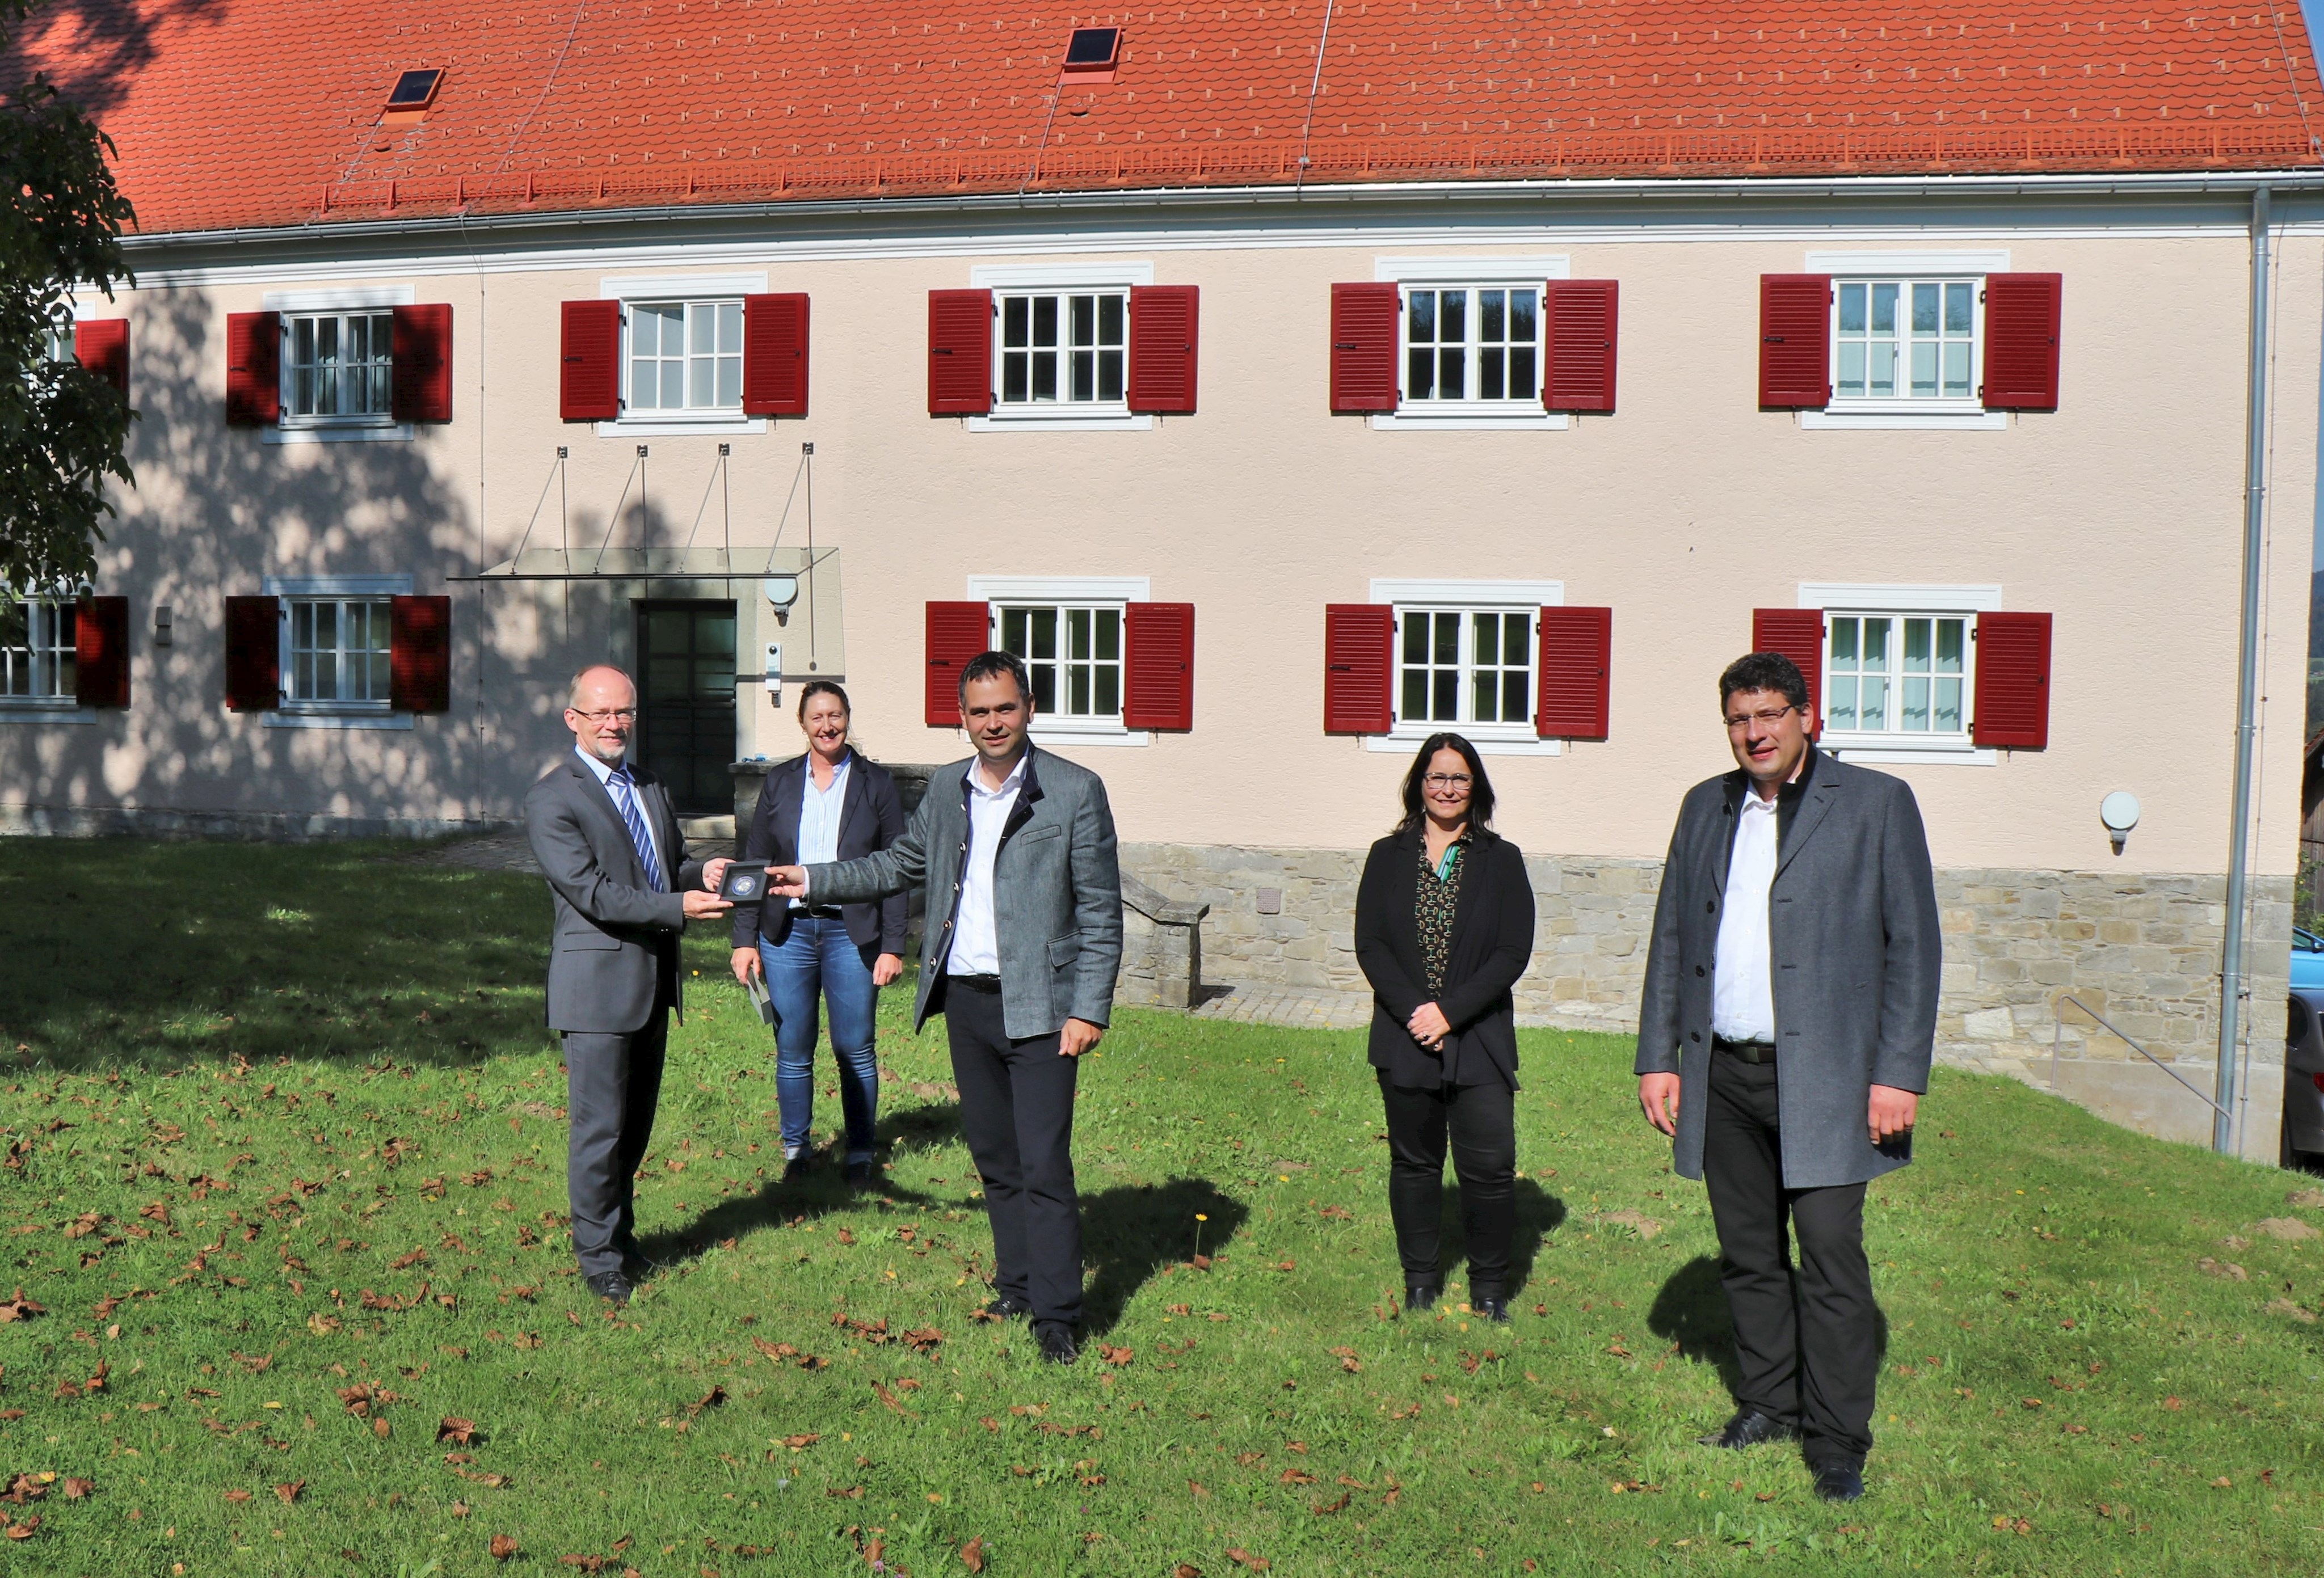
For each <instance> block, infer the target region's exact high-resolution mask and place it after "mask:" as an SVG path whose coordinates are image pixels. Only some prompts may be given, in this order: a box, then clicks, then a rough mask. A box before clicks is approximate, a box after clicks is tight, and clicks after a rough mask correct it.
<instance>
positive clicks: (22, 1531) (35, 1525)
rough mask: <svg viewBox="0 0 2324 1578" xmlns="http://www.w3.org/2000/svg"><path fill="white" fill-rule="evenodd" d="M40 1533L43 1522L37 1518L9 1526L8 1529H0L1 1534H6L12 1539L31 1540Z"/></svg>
mask: <svg viewBox="0 0 2324 1578" xmlns="http://www.w3.org/2000/svg"><path fill="white" fill-rule="evenodd" d="M40 1531H41V1520H40V1519H39V1518H26V1519H24V1521H23V1522H22V1523H11V1524H9V1525H8V1527H7V1528H5V1529H0V1534H5V1535H6V1536H7V1537H9V1538H10V1539H30V1538H32V1537H33V1536H34V1535H36V1534H38V1533H39V1532H40Z"/></svg>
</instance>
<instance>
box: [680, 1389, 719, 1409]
mask: <svg viewBox="0 0 2324 1578" xmlns="http://www.w3.org/2000/svg"><path fill="white" fill-rule="evenodd" d="M725 1402H726V1389H725V1388H724V1387H723V1386H714V1387H712V1388H711V1389H710V1390H708V1391H705V1392H704V1393H703V1394H702V1396H701V1397H700V1398H698V1399H696V1400H695V1401H693V1402H691V1403H688V1404H687V1407H686V1411H687V1414H688V1415H689V1416H691V1415H695V1414H698V1413H700V1412H701V1411H702V1410H703V1409H705V1408H723V1407H724V1405H725Z"/></svg>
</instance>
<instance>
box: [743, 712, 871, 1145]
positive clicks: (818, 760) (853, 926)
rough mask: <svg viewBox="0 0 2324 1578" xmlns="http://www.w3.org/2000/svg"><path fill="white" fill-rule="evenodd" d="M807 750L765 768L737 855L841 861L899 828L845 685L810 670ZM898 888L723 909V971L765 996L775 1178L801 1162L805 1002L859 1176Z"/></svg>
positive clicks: (808, 1136) (811, 1063) (808, 1131)
mask: <svg viewBox="0 0 2324 1578" xmlns="http://www.w3.org/2000/svg"><path fill="white" fill-rule="evenodd" d="M798 716H799V727H800V728H801V729H805V730H806V731H807V755H805V756H803V757H798V759H796V760H794V761H788V762H785V763H784V764H782V766H779V767H777V768H775V770H774V771H772V772H770V773H769V774H768V775H767V782H766V786H765V787H764V788H763V789H761V791H760V793H759V806H758V809H757V810H756V811H755V812H752V815H751V830H750V831H749V833H748V834H746V835H745V836H744V838H743V840H742V858H743V859H745V860H752V861H761V860H762V861H765V862H767V863H769V864H770V865H775V866H795V865H798V864H800V863H801V862H803V861H807V860H816V861H823V860H853V859H854V858H857V857H858V856H862V855H869V854H871V853H872V852H873V851H874V850H877V849H886V848H887V847H888V846H889V845H890V844H892V843H894V842H895V841H896V839H897V838H898V837H899V835H901V834H902V832H903V830H904V808H903V802H902V801H901V800H900V799H899V798H898V796H897V794H896V780H895V779H894V778H893V777H892V776H890V774H889V772H888V770H887V769H886V768H885V767H882V766H880V765H879V764H878V763H877V762H871V761H866V760H865V759H864V758H863V757H862V755H861V754H860V753H858V752H857V751H855V750H854V749H853V748H852V747H851V746H850V744H849V743H848V724H849V721H850V717H851V713H850V710H849V708H848V705H847V693H846V692H845V691H843V690H841V689H840V688H839V687H838V686H837V685H835V684H834V683H831V682H830V681H829V680H810V681H808V682H807V685H806V687H805V688H804V689H803V690H802V691H801V692H800V693H799V709H798ZM906 902H907V901H906V900H905V898H904V897H903V895H900V894H899V895H897V896H896V897H894V898H890V899H885V900H882V901H881V902H880V903H878V904H841V905H837V906H835V907H831V906H809V905H807V904H801V903H799V902H798V900H795V899H782V898H769V899H767V900H765V901H764V902H763V903H761V904H756V905H752V906H750V907H743V906H740V905H738V906H736V908H735V911H734V959H733V966H734V978H735V979H736V980H739V981H745V982H747V981H748V980H749V979H750V978H751V977H752V975H754V974H763V975H764V977H765V978H766V983H767V993H768V995H770V997H772V998H773V999H774V1005H775V1013H776V1014H777V1023H776V1027H775V1098H776V1101H777V1103H778V1104H779V1106H780V1108H781V1111H782V1128H783V1161H784V1171H785V1176H787V1177H796V1176H797V1175H798V1173H799V1172H801V1171H803V1170H805V1169H806V1167H807V1159H808V1155H809V1151H810V1148H811V1144H812V1141H813V1137H814V1136H813V1129H814V1124H815V1041H816V1018H817V1012H816V1011H817V1009H818V1008H819V1007H821V1006H823V1005H826V1004H827V1005H829V1007H830V1009H831V1050H832V1051H833V1053H834V1054H835V1056H836V1057H837V1058H838V1060H839V1098H840V1107H841V1109H842V1111H843V1112H844V1114H845V1115H846V1119H847V1179H848V1181H849V1182H850V1183H859V1184H860V1183H868V1182H870V1181H871V1150H872V1136H873V1133H874V1128H875V1125H876V1124H877V1121H878V1117H879V1107H880V1065H879V1062H878V1060H877V1059H876V1058H875V1057H874V1056H873V1053H872V1020H873V1017H874V1015H875V1013H876V1011H877V1009H878V1006H879V996H880V988H881V986H886V985H888V984H889V983H890V982H891V981H893V980H894V979H895V978H896V977H897V976H898V975H899V974H901V973H902V971H903V968H904V958H903V955H904V916H905V904H906Z"/></svg>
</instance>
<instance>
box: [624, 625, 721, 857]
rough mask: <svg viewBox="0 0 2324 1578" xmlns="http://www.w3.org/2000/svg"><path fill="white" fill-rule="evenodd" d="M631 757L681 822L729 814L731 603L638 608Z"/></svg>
mask: <svg viewBox="0 0 2324 1578" xmlns="http://www.w3.org/2000/svg"><path fill="white" fill-rule="evenodd" d="M637 755H638V759H639V760H641V761H642V762H643V763H645V765H646V766H648V767H649V768H650V769H651V770H652V771H653V772H654V773H655V774H656V775H658V776H659V777H660V779H661V780H662V782H663V783H665V784H668V785H669V797H670V803H671V804H672V805H673V806H674V807H675V808H676V809H677V811H678V814H679V815H680V816H721V815H731V814H732V813H733V810H734V780H733V774H732V773H731V771H730V768H731V766H732V764H733V760H734V605H733V603H731V602H641V603H640V604H638V734H637Z"/></svg>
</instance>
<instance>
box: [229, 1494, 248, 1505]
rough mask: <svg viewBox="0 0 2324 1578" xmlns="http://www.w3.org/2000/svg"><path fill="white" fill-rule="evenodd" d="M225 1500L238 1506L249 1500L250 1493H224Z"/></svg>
mask: <svg viewBox="0 0 2324 1578" xmlns="http://www.w3.org/2000/svg"><path fill="white" fill-rule="evenodd" d="M226 1500H229V1501H232V1502H234V1503H235V1505H237V1506H239V1505H241V1504H242V1503H243V1502H244V1501H247V1500H250V1492H249V1491H227V1492H226Z"/></svg>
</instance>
